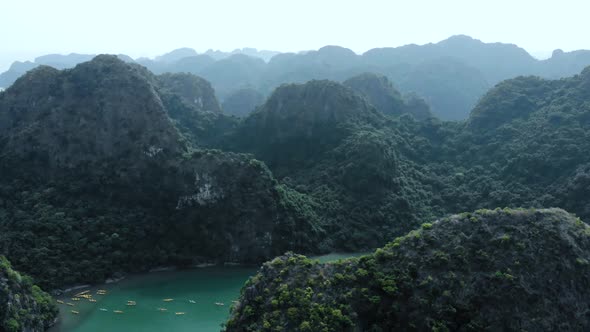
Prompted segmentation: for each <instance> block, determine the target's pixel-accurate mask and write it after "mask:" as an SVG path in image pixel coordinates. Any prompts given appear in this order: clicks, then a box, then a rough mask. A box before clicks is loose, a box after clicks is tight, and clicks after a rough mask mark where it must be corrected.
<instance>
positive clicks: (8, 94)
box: [0, 49, 590, 287]
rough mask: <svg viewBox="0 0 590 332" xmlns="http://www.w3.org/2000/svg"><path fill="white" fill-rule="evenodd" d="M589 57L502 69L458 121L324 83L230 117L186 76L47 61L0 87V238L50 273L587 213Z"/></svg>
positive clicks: (105, 270)
mask: <svg viewBox="0 0 590 332" xmlns="http://www.w3.org/2000/svg"><path fill="white" fill-rule="evenodd" d="M327 51H330V52H331V53H339V52H340V51H341V50H338V49H331V50H327ZM346 54H348V53H344V54H341V55H342V56H344V57H349V56H354V55H351V54H348V55H346ZM589 73H590V71H589V70H588V69H587V70H585V71H584V72H582V73H581V74H580V75H578V76H575V77H572V78H568V79H562V80H559V81H548V80H543V79H539V78H534V77H522V78H517V79H514V80H510V81H506V82H503V83H501V84H500V85H498V86H497V87H496V88H494V89H492V90H491V91H490V92H488V94H487V95H486V96H484V97H483V98H482V100H481V102H480V103H479V104H478V106H477V107H476V108H475V110H474V111H473V114H472V116H471V117H470V119H469V120H468V121H466V122H441V121H439V120H437V119H435V118H424V119H422V120H420V121H419V120H416V119H415V117H414V116H410V115H404V114H401V115H396V116H391V115H388V114H384V113H387V112H384V111H383V110H382V111H381V112H380V111H379V110H378V109H376V108H375V107H374V105H372V103H375V104H379V103H378V102H377V101H376V100H377V99H372V98H371V97H366V95H365V96H361V95H360V94H358V93H356V92H354V91H353V90H351V89H350V88H347V87H346V86H344V85H342V84H339V83H336V82H331V81H311V82H308V83H306V84H286V85H283V86H281V87H279V88H278V89H276V91H275V92H274V93H273V94H272V95H271V96H270V97H269V98H268V100H267V101H266V103H264V104H263V105H261V106H260V107H258V108H257V109H256V111H254V112H253V113H252V114H250V115H249V116H247V117H246V118H245V119H243V120H238V119H236V118H233V117H227V116H225V115H224V114H223V113H222V112H220V109H219V104H218V102H217V100H216V98H215V96H214V95H213V90H212V88H211V86H210V85H209V84H208V83H207V82H206V81H204V80H202V79H199V78H196V77H193V76H191V75H189V74H166V75H163V76H155V75H153V74H151V73H150V72H149V71H147V70H145V69H144V68H142V67H139V66H137V65H129V64H125V63H123V62H122V61H120V60H117V59H116V58H115V57H111V56H99V57H97V58H96V59H94V60H93V61H92V62H89V63H84V64H81V65H79V66H77V67H76V68H74V69H72V70H66V71H57V70H55V69H52V68H49V67H41V68H38V69H36V70H34V71H32V72H30V73H29V74H27V75H26V76H24V77H22V78H21V79H19V80H18V81H17V82H16V83H15V84H14V85H13V86H12V87H11V88H10V89H8V90H7V91H5V92H2V93H0V151H1V154H0V158H2V160H1V163H0V167H1V169H0V234H1V235H0V252H1V253H3V254H5V255H6V256H7V257H8V258H9V259H10V260H11V261H12V263H13V264H14V266H15V267H16V268H17V269H18V270H20V271H23V272H26V273H28V274H30V275H32V276H33V277H34V278H36V280H37V281H38V282H39V283H40V284H41V285H42V286H43V287H46V286H47V287H58V286H62V285H64V284H70V283H76V282H80V281H84V282H98V281H101V280H104V279H105V278H108V277H109V276H112V275H114V274H117V273H119V272H127V271H143V270H146V269H149V268H152V267H156V266H161V265H170V264H175V265H191V264H194V263H198V262H203V261H216V262H221V261H232V262H246V263H257V262H261V261H263V260H266V259H268V258H271V257H273V256H274V255H277V254H281V253H283V252H285V251H286V250H295V251H297V252H304V253H314V252H325V251H330V250H362V249H369V248H375V247H378V246H382V245H384V244H385V243H386V242H387V241H390V240H391V239H392V238H395V237H397V236H400V235H402V234H405V233H406V232H408V231H409V230H411V229H414V228H416V227H417V226H419V224H420V223H421V222H422V221H424V220H433V219H435V218H438V217H441V216H445V215H450V214H453V213H458V212H461V211H471V210H476V209H479V208H495V207H497V206H502V207H504V206H506V207H521V206H524V207H552V206H555V207H562V208H567V209H568V210H570V211H571V212H574V213H576V214H578V215H580V216H581V217H582V218H583V219H584V220H586V219H587V218H590V205H589V204H588V201H587V200H585V199H584V197H587V196H588V195H589V194H590V192H589V191H588V188H589V187H588V183H590V180H588V179H590V175H589V174H590V166H589V165H590V160H588V158H589V157H588V156H587V154H586V153H585V151H587V150H588V149H589V148H590V146H589V145H590V139H589V137H588V136H587V134H586V133H588V132H590V130H589V129H590V128H588V126H590V122H589V121H588V119H589V116H588V114H590V109H589V101H590V96H589V95H588V91H590V89H589V86H590V83H589V82H590V74H589ZM361 81H362V82H365V81H364V80H361ZM379 82H380V83H383V84H379V85H378V87H380V88H383V87H385V89H381V90H380V91H382V92H384V93H385V95H386V96H389V97H392V96H393V97H395V96H396V95H395V93H393V92H392V90H390V89H389V88H390V87H391V86H390V85H389V84H388V82H387V81H386V80H378V83H379ZM349 83H350V82H349ZM371 86H372V85H363V84H361V87H364V89H365V90H367V93H370V92H371V91H369V90H371V89H370V88H369V87H371ZM389 93H393V94H389ZM377 95H378V94H377ZM371 99H372V100H371ZM396 100H397V99H396ZM410 100H411V99H406V98H402V99H401V105H405V106H408V105H410ZM398 101H399V100H398ZM417 103H420V102H419V100H418V101H417ZM204 148H218V149H219V150H202V149H204ZM229 150H231V151H233V153H230V152H228V151H229ZM243 153H251V154H252V155H245V154H243ZM255 158H256V159H255ZM259 160H261V161H259ZM267 165H268V167H267ZM33 239H34V240H33Z"/></svg>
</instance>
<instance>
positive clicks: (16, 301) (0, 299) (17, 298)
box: [0, 256, 58, 332]
mask: <svg viewBox="0 0 590 332" xmlns="http://www.w3.org/2000/svg"><path fill="white" fill-rule="evenodd" d="M57 312H58V310H57V307H56V305H55V304H54V302H53V300H52V299H51V297H50V296H49V294H47V293H45V292H43V291H42V290H41V289H40V288H39V287H38V286H36V285H33V282H32V280H31V278H29V277H27V276H23V275H21V274H19V273H18V272H16V271H14V270H13V269H12V266H11V265H10V262H8V260H7V259H6V258H4V257H3V256H0V331H6V332H20V331H23V332H24V331H26V332H42V331H45V330H46V329H47V328H49V327H50V326H51V325H53V323H54V321H55V319H56V317H57Z"/></svg>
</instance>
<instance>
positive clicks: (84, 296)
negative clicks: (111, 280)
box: [57, 289, 107, 315]
mask: <svg viewBox="0 0 590 332" xmlns="http://www.w3.org/2000/svg"><path fill="white" fill-rule="evenodd" d="M106 294H107V291H106V290H104V289H99V290H97V291H96V295H101V296H102V295H106ZM82 299H85V300H88V302H93V303H94V302H96V299H95V298H93V296H92V294H90V291H89V290H86V291H83V292H80V293H78V294H76V295H74V296H73V297H72V301H73V302H79V301H81V300H82ZM57 303H58V304H65V305H67V306H70V307H75V306H76V304H74V303H72V302H64V301H63V300H57ZM71 312H72V314H74V315H78V314H79V313H80V312H79V311H76V310H72V311H71Z"/></svg>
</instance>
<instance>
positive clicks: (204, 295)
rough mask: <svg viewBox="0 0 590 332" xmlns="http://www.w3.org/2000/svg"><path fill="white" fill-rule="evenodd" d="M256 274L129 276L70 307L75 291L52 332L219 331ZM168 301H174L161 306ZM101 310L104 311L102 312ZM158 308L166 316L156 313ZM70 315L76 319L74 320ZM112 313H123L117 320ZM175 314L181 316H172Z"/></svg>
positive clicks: (211, 271) (223, 270)
mask: <svg viewBox="0 0 590 332" xmlns="http://www.w3.org/2000/svg"><path fill="white" fill-rule="evenodd" d="M359 255H361V254H360V253H359V254H354V253H353V254H350V253H345V254H340V253H334V254H329V255H324V256H318V257H313V258H315V259H318V260H320V261H321V262H327V261H334V260H338V259H342V258H347V257H352V256H359ZM256 271H257V268H254V267H219V266H218V267H207V268H197V269H191V270H183V271H169V272H154V273H147V274H142V275H135V276H129V277H127V278H126V279H124V280H122V281H120V282H118V283H115V284H109V285H103V286H100V287H95V288H91V289H90V290H91V292H90V294H92V297H93V299H96V302H90V301H88V300H87V299H84V298H82V299H80V301H73V300H72V299H71V297H72V296H73V295H72V294H75V293H77V292H79V291H80V290H78V291H74V292H73V293H70V294H69V295H68V297H61V298H59V299H60V300H63V301H64V302H66V303H68V302H69V303H72V304H74V305H75V306H74V307H70V306H67V305H65V304H59V307H60V319H59V323H58V325H56V326H55V327H54V328H52V329H51V330H50V331H51V332H103V331H109V332H130V331H140V332H160V331H175V332H176V331H177V332H184V331H191V332H212V331H220V330H221V324H222V323H224V322H225V321H226V320H227V317H228V315H229V310H230V306H231V304H232V301H234V300H236V299H237V298H238V296H239V294H240V289H241V288H242V286H243V285H244V283H245V282H246V280H248V278H249V277H250V276H252V275H254V274H255V273H256ZM97 289H104V290H106V291H107V294H106V295H97V294H96V290H97ZM168 298H171V299H174V301H172V302H164V301H163V299H168ZM127 301H135V302H136V305H135V306H127ZM190 301H194V302H195V303H191V302H190ZM216 303H223V304H224V305H223V306H220V305H216ZM101 308H102V309H106V310H107V311H101V310H100V309H101ZM159 308H165V309H167V311H159V310H158V309H159ZM71 310H75V311H78V312H79V314H77V315H75V314H73V313H72V312H71ZM115 310H120V311H123V313H122V314H117V313H115V312H114V311H115ZM176 312H184V313H185V314H184V315H176V314H175V313H176Z"/></svg>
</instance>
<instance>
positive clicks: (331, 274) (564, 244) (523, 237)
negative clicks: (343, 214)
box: [226, 209, 590, 331]
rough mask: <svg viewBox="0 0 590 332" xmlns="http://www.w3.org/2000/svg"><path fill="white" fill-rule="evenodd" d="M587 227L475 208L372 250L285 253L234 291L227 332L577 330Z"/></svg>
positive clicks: (585, 318)
mask: <svg viewBox="0 0 590 332" xmlns="http://www.w3.org/2000/svg"><path fill="white" fill-rule="evenodd" d="M589 258H590V227H589V226H588V225H587V224H585V223H583V222H582V221H580V220H579V219H577V218H575V217H574V216H572V215H569V214H567V213H566V212H564V211H563V210H559V209H550V210H510V209H504V210H500V209H497V210H493V211H492V210H480V211H476V212H474V213H463V214H460V215H454V216H451V217H448V218H444V219H441V220H439V221H436V222H434V223H425V224H423V225H422V226H421V228H420V229H417V230H415V231H412V232H410V233H409V234H407V235H406V236H403V237H400V238H397V239H396V240H395V241H393V242H391V243H389V244H387V245H386V246H385V247H384V248H381V249H377V250H376V251H375V252H374V253H373V254H370V255H367V256H363V257H360V258H354V259H348V260H341V261H338V262H336V263H327V264H320V263H318V262H317V261H313V260H309V259H307V258H305V257H304V256H300V255H295V254H287V255H285V256H282V257H279V258H276V259H274V260H273V261H271V262H268V263H266V264H264V266H263V267H262V268H261V270H260V272H259V274H257V275H256V276H254V277H253V278H251V279H250V281H249V282H248V283H247V284H246V285H245V287H244V288H243V289H242V295H241V298H240V301H239V302H238V303H237V304H236V305H235V307H234V308H233V311H232V315H231V318H230V319H229V321H228V322H227V329H226V330H227V331H585V330H588V329H589V328H590V314H589V312H590V307H589V304H588V301H587V299H588V297H589V296H590V291H589V289H590V288H588V286H589V285H590V264H589Z"/></svg>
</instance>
